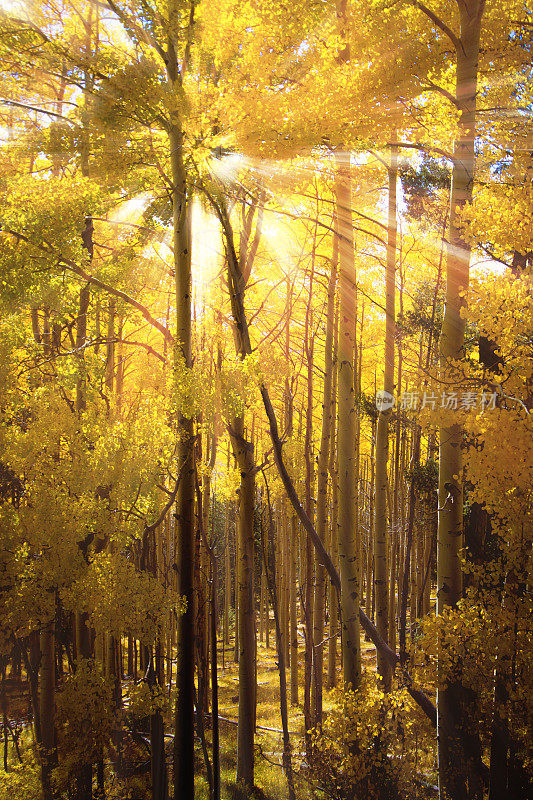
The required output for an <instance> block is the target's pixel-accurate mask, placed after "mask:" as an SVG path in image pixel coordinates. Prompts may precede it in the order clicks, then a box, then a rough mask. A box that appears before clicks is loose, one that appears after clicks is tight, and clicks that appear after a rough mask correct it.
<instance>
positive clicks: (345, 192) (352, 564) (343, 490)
mask: <svg viewBox="0 0 533 800" xmlns="http://www.w3.org/2000/svg"><path fill="white" fill-rule="evenodd" d="M336 162H337V170H336V175H335V198H336V211H337V232H338V237H339V353H338V376H337V386H338V389H337V391H338V401H337V403H338V412H337V413H338V423H337V426H338V427H337V448H338V467H339V472H338V475H339V500H338V517H337V536H338V547H339V570H340V577H341V625H342V663H343V675H344V684H345V686H346V687H348V686H351V687H352V689H356V688H357V687H358V686H359V683H360V681H361V640H360V632H359V616H358V609H359V569H358V564H357V557H358V553H359V543H358V542H357V540H356V528H357V526H356V515H357V514H358V497H357V488H358V487H357V484H356V470H357V465H356V461H357V457H356V450H355V436H356V415H357V406H356V402H355V387H354V374H353V364H354V351H355V261H354V242H353V227H352V197H351V175H350V154H344V155H340V154H337V156H336Z"/></svg>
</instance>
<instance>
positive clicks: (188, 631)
mask: <svg viewBox="0 0 533 800" xmlns="http://www.w3.org/2000/svg"><path fill="white" fill-rule="evenodd" d="M173 77H174V82H176V78H175V76H172V75H171V76H170V78H171V80H172V78H173ZM169 144H170V160H171V170H172V185H173V192H172V206H173V231H174V268H175V284H176V345H175V350H174V368H175V371H176V380H177V381H180V380H182V377H181V376H180V372H181V371H182V370H185V371H188V370H190V369H191V367H192V348H191V241H190V240H191V236H190V213H189V208H188V202H187V200H188V198H187V182H186V176H185V168H184V162H183V133H182V130H181V125H180V123H179V121H173V123H172V124H171V126H170V130H169ZM177 451H178V454H177V469H178V472H179V475H180V483H179V487H178V493H177V497H176V527H175V554H176V555H175V558H176V570H177V587H176V588H177V591H178V593H179V594H180V595H181V596H182V597H183V598H185V601H186V608H185V612H184V613H183V614H182V615H181V616H180V617H179V619H178V622H177V664H176V705H175V724H174V751H173V761H174V800H180V798H181V797H187V798H190V799H191V800H192V799H193V798H194V476H195V465H194V427H193V419H192V415H191V411H190V410H189V409H180V410H178V424H177Z"/></svg>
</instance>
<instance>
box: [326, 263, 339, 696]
mask: <svg viewBox="0 0 533 800" xmlns="http://www.w3.org/2000/svg"><path fill="white" fill-rule="evenodd" d="M337 257H338V251H337ZM338 348H339V302H338V299H337V303H336V305H335V319H334V322H333V352H332V357H333V363H332V372H333V377H332V385H331V414H330V420H331V433H330V437H329V461H328V472H329V478H330V483H331V512H330V514H329V541H330V552H331V558H332V561H333V564H334V565H335V567H337V566H338V562H339V540H338V536H337V510H338V501H339V465H338V458H337V447H336V442H337V425H336V423H337V375H338V371H337V352H338ZM328 606H329V641H328V688H330V689H333V687H334V686H336V685H337V636H338V633H339V604H338V597H337V592H336V589H335V587H334V585H333V583H332V582H331V581H330V582H329V584H328Z"/></svg>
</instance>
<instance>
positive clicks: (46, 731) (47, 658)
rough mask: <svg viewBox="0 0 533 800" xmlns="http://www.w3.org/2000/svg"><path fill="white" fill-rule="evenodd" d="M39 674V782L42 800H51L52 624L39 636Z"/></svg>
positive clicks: (53, 743)
mask: <svg viewBox="0 0 533 800" xmlns="http://www.w3.org/2000/svg"><path fill="white" fill-rule="evenodd" d="M40 645H41V672H40V682H39V712H40V713H39V716H40V723H41V745H42V760H41V780H42V787H43V796H44V800H51V798H52V797H54V794H55V792H54V791H53V788H52V783H51V771H52V769H53V768H54V766H55V764H56V749H55V748H56V732H55V649H54V645H55V636H54V622H53V620H52V621H51V622H48V623H47V624H46V625H45V626H44V627H43V629H42V631H41V634H40Z"/></svg>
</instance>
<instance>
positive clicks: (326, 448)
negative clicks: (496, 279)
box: [313, 236, 338, 727]
mask: <svg viewBox="0 0 533 800" xmlns="http://www.w3.org/2000/svg"><path fill="white" fill-rule="evenodd" d="M337 261H338V241H337V237H336V236H335V237H334V245H333V257H332V259H331V269H330V276H329V282H328V298H327V308H326V322H325V324H326V341H325V347H324V388H323V398H322V430H321V434H320V449H319V451H318V465H317V506H316V532H317V534H318V536H320V539H321V540H322V542H324V544H326V539H327V525H328V508H327V505H328V460H329V455H330V438H331V428H332V423H331V413H332V405H331V392H332V383H333V326H334V322H335V290H336V286H337ZM325 591H326V570H325V568H324V565H323V564H320V563H317V566H316V581H315V602H314V610H313V638H314V652H313V660H314V668H313V686H314V692H313V695H314V698H313V699H314V702H313V722H314V726H315V727H316V726H320V725H321V724H322V676H323V672H324V667H323V663H324V644H323V640H324V601H325ZM336 612H337V609H336V608H335V614H336ZM330 613H331V610H330Z"/></svg>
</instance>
